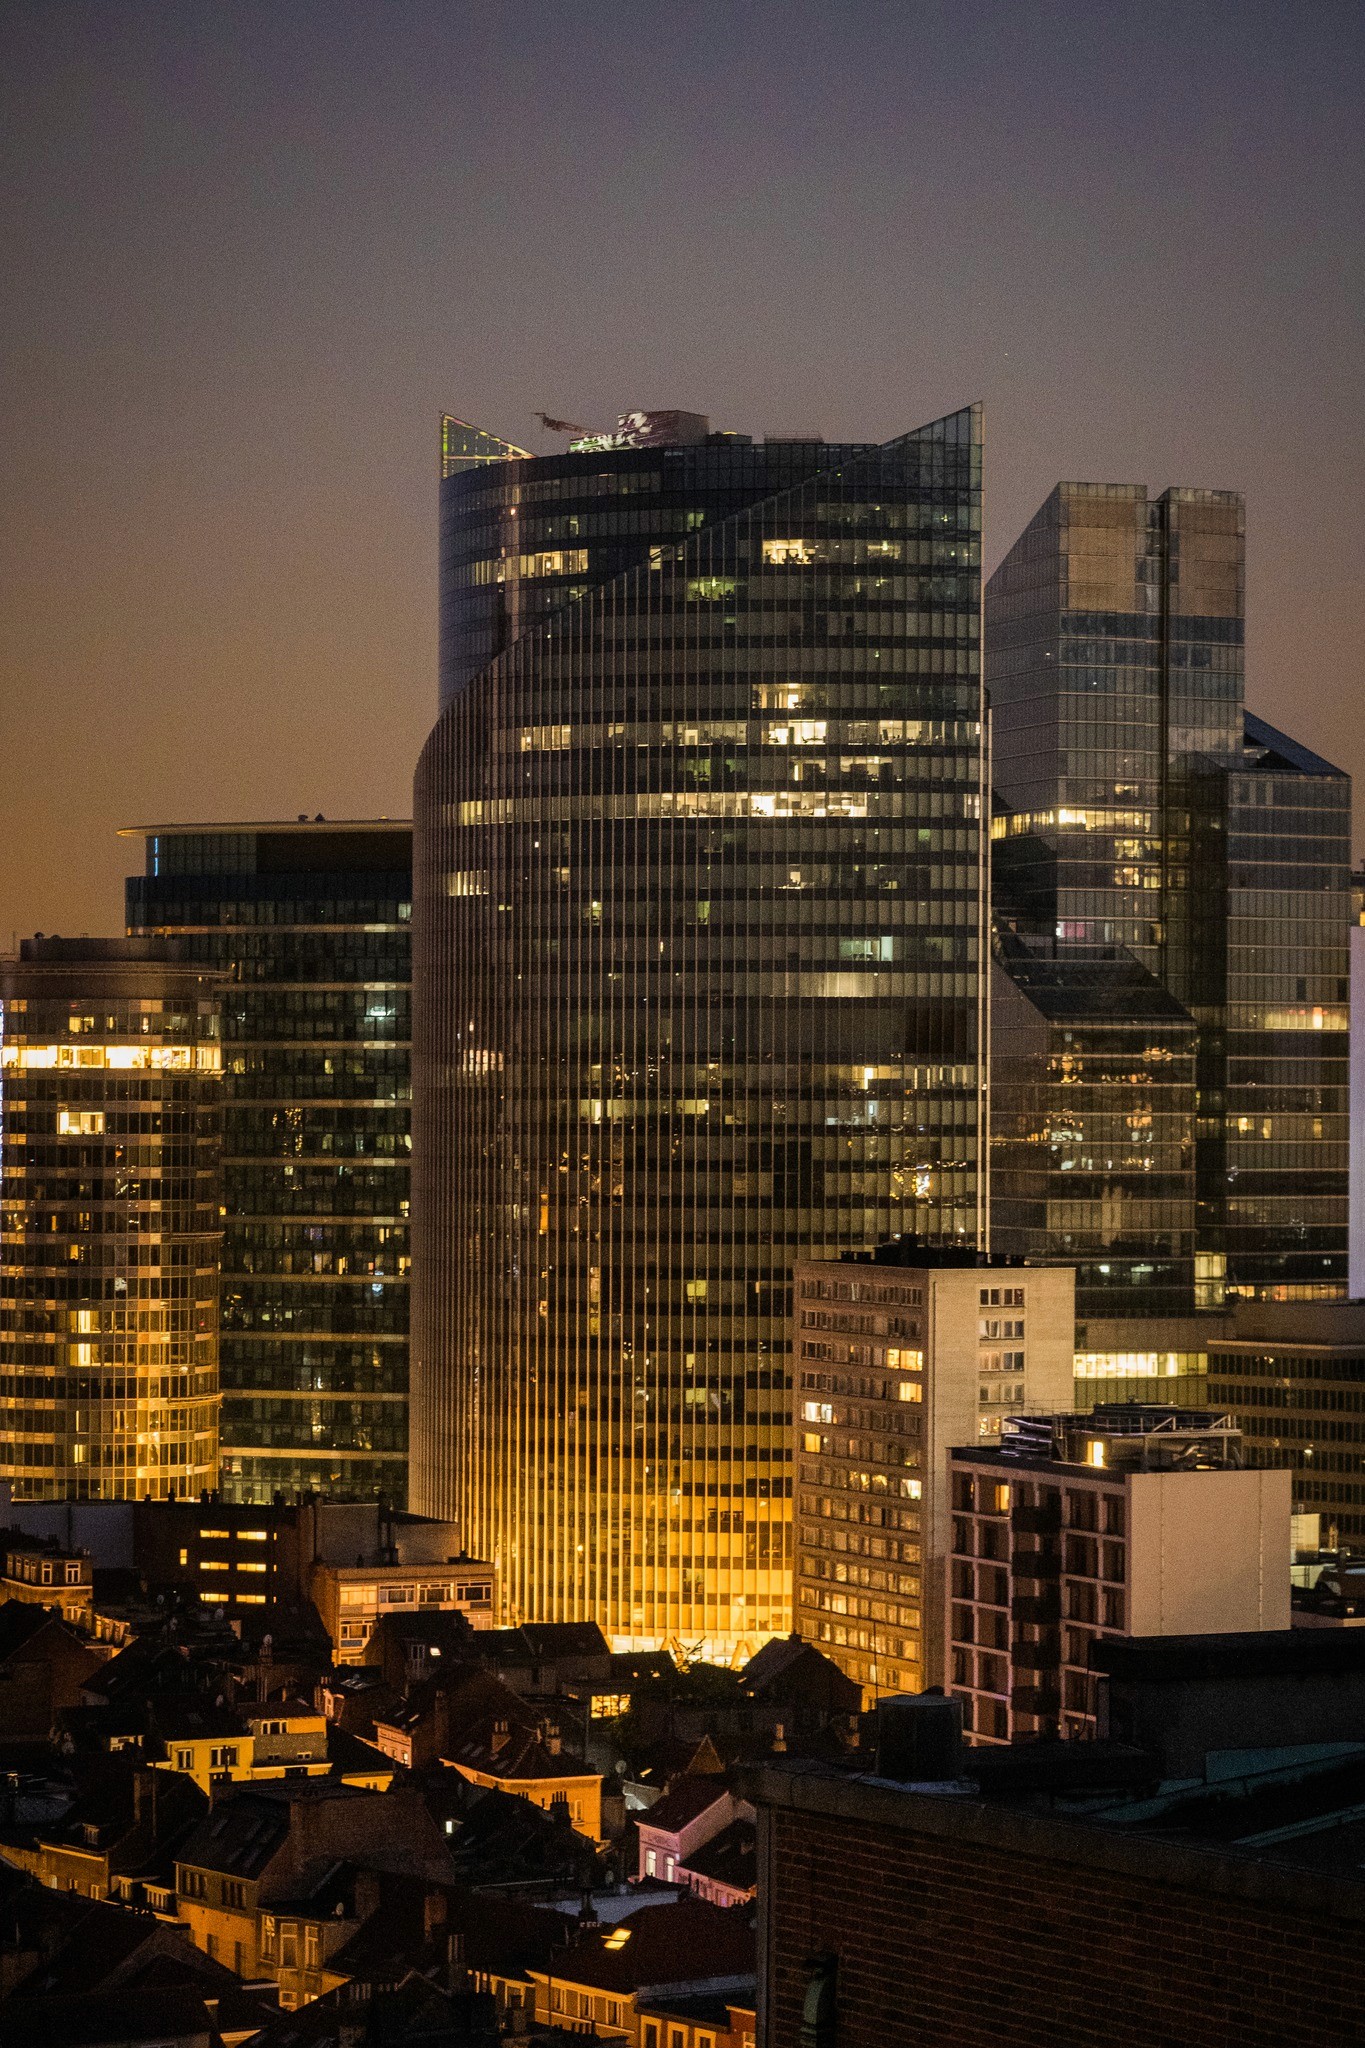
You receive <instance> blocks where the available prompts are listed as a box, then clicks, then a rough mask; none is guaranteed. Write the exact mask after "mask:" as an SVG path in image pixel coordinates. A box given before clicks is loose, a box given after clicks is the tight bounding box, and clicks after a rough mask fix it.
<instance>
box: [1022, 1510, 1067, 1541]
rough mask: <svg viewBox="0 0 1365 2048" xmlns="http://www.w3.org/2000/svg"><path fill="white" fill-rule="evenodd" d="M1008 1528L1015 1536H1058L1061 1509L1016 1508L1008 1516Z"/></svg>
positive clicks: (1060, 1527) (1060, 1526) (1060, 1525)
mask: <svg viewBox="0 0 1365 2048" xmlns="http://www.w3.org/2000/svg"><path fill="white" fill-rule="evenodd" d="M1010 1527H1011V1529H1013V1531H1014V1533H1015V1535H1016V1536H1059V1535H1060V1534H1061V1530H1062V1511H1061V1508H1060V1507H1051V1508H1016V1509H1015V1510H1014V1513H1013V1514H1012V1515H1011V1516H1010Z"/></svg>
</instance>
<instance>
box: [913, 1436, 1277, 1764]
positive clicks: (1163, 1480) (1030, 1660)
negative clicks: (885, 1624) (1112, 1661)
mask: <svg viewBox="0 0 1365 2048" xmlns="http://www.w3.org/2000/svg"><path fill="white" fill-rule="evenodd" d="M1240 1448H1241V1439H1240V1434H1239V1432H1238V1430H1237V1428H1236V1426H1235V1424H1234V1422H1233V1420H1232V1418H1231V1417H1229V1416H1226V1415H1218V1414H1216V1413H1211V1412H1208V1411H1205V1410H1201V1409H1192V1410H1183V1409H1177V1408H1155V1407H1152V1408H1147V1407H1141V1406H1137V1405H1123V1404H1119V1405H1115V1406H1112V1407H1108V1408H1098V1409H1096V1410H1094V1411H1093V1412H1092V1413H1091V1414H1089V1415H1068V1414H1061V1415H1055V1416H1047V1417H1019V1418H1016V1419H1015V1420H1014V1421H1013V1422H1012V1423H1011V1424H1010V1425H1009V1426H1008V1427H1007V1428H1006V1430H1005V1431H1004V1433H1003V1434H1002V1437H1001V1439H1000V1441H999V1442H998V1444H996V1445H994V1446H989V1447H988V1446H984V1445H980V1444H977V1445H969V1446H965V1447H963V1448H961V1449H958V1450H955V1451H954V1452H953V1455H952V1464H951V1475H952V1508H953V1512H952V1539H951V1540H952V1554H951V1564H950V1571H949V1586H948V1597H947V1613H948V1623H947V1633H948V1646H949V1657H950V1665H951V1669H950V1679H951V1686H952V1691H953V1694H954V1696H955V1697H956V1698H957V1699H959V1700H960V1701H961V1702H962V1709H963V1722H964V1726H965V1728H966V1730H967V1732H968V1734H969V1735H970V1737H971V1738H972V1740H974V1741H975V1742H978V1743H998V1742H1012V1741H1015V1740H1017V1739H1019V1738H1021V1737H1023V1738H1028V1737H1037V1736H1047V1735H1058V1734H1061V1735H1068V1736H1088V1735H1093V1733H1094V1732H1095V1713H1096V1696H1095V1687H1096V1679H1095V1669H1094V1657H1093V1651H1094V1647H1095V1645H1096V1644H1097V1643H1098V1642H1100V1641H1103V1640H1106V1639H1109V1638H1112V1637H1116V1636H1166V1635H1186V1634H1206V1633H1210V1632H1221V1631H1232V1630H1260V1629H1283V1628H1287V1627H1288V1626H1289V1610H1290V1576H1289V1574H1290V1563H1291V1551H1290V1530H1289V1474H1288V1472H1285V1471H1247V1470H1243V1469H1241V1463H1240Z"/></svg>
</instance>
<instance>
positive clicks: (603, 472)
mask: <svg viewBox="0 0 1365 2048" xmlns="http://www.w3.org/2000/svg"><path fill="white" fill-rule="evenodd" d="M688 431H689V435H690V438H689V439H687V440H686V441H685V442H684V444H683V445H664V446H659V445H648V444H644V445H638V444H637V445H629V446H622V445H619V444H616V445H613V446H611V447H608V448H604V449H598V448H597V447H594V448H593V449H592V450H591V451H584V452H583V453H580V454H574V453H570V454H569V455H568V456H563V457H553V458H537V459H520V458H518V457H517V456H516V454H515V452H513V453H510V454H508V453H506V452H504V454H502V455H499V454H498V452H497V451H498V448H499V446H500V445H501V444H496V443H492V442H489V443H488V446H487V449H483V448H482V444H480V447H478V448H475V450H474V452H473V453H472V454H471V453H469V452H468V451H465V452H463V453H462V455H461V456H460V458H459V459H458V460H456V461H449V460H448V461H447V464H446V469H447V474H446V476H445V478H444V481H443V484H442V629H443V630H442V656H443V660H442V686H443V700H444V702H445V709H444V712H443V715H442V717H441V719H440V722H439V723H438V725H437V727H436V729H435V731H434V733H433V734H432V737H431V739H430V740H429V742H428V744H427V748H426V750H425V753H424V755H423V759H422V763H421V767H420V769H419V772H418V777H417V786H416V814H415V835H416V836H415V863H414V868H415V871H414V921H415V922H414V953H415V976H414V1175H415V1187H414V1203H413V1209H414V1219H415V1231H416V1236H415V1243H414V1332H413V1503H414V1505H416V1506H417V1507H418V1508H419V1509H420V1510H421V1511H422V1512H426V1513H435V1514H442V1515H444V1514H454V1515H458V1516H459V1518H460V1520H461V1522H462V1525H463V1528H464V1530H465V1540H466V1542H467V1543H468V1545H469V1547H470V1548H471V1549H472V1550H473V1551H475V1552H476V1553H477V1554H478V1555H480V1556H483V1557H487V1558H490V1559H492V1560H493V1561H494V1562H495V1563H496V1565H497V1568H498V1572H499V1583H500V1586H501V1588H502V1598H503V1607H504V1611H505V1613H506V1614H507V1616H508V1617H509V1618H512V1619H516V1620H520V1619H534V1618H539V1617H545V1616H554V1617H555V1618H557V1619H566V1620H567V1619H578V1618H583V1619H586V1618H592V1619H595V1620H597V1621H599V1622H600V1623H601V1625H602V1626H603V1628H604V1629H605V1630H606V1631H607V1632H608V1633H609V1634H610V1635H611V1636H612V1637H613V1638H615V1639H616V1640H617V1641H619V1642H622V1643H625V1642H632V1643H660V1642H670V1643H675V1644H676V1643H680V1644H685V1645H691V1644H695V1643H703V1644H704V1645H705V1646H706V1647H707V1649H708V1650H709V1652H710V1653H711V1654H713V1655H721V1656H724V1655H728V1654H730V1653H732V1652H734V1651H736V1650H738V1649H739V1648H740V1647H742V1646H744V1645H746V1644H747V1645H750V1646H755V1647H756V1645H757V1643H758V1642H760V1641H761V1640H762V1639H763V1638H765V1637H766V1636H768V1635H770V1634H772V1633H774V1632H776V1631H783V1630H786V1629H787V1628H788V1627H789V1626H790V1619H791V1605H790V1574H791V1511H792V1497H791V1495H792V1465H791V1437H790V1425H789V1417H790V1384H791V1382H790V1363H789V1339H788V1328H787V1318H788V1314H789V1309H790V1301H791V1275H792V1268H793V1264H794V1262H795V1260H796V1259H797V1258H798V1257H801V1256H827V1257H828V1256H837V1255H838V1254H839V1253H841V1252H843V1251H845V1250H851V1249H862V1248H866V1247H869V1246H872V1245H875V1244H877V1243H879V1242H881V1241H883V1240H885V1239H886V1238H888V1237H891V1236H894V1235H897V1234H902V1233H910V1232H914V1233H917V1234H918V1235H919V1236H921V1237H922V1239H923V1240H924V1241H926V1242H933V1243H940V1244H946V1245H960V1246H962V1245H965V1246H974V1245H975V1244H976V1243H977V1242H978V1235H979V1232H980V1229H981V1224H982V1206H983V1188H982V1185H981V1181H980V1178H979V1176H978V1172H977V1155H978V1132H979V1128H980V1120H981V1119H980V1095H981V1086H982V1076H981V1066H980V1060H979V1048H980V1043H981V1038H980V1024H981V1019H980V1003H981V975H980V972H979V950H980V935H981V928H982V907H983V901H984V880H985V875H984V845H983V837H982V826H981V817H980V810H981V790H982V783H983V753H982V747H983V741H982V716H981V713H982V705H981V683H980V568H979V559H980V464H981V431H980V416H979V412H978V411H977V410H975V409H972V410H967V411H963V412H962V413H959V414H956V415H954V416H952V417H950V418H948V419H945V420H941V421H939V422H937V423H935V424H934V425H932V426H929V427H926V428H923V429H921V430H919V431H918V432H916V433H913V434H909V435H906V436H905V437H904V438H903V439H900V440H897V441H893V442H891V443H889V444H888V445H887V446H885V447H868V446H830V445H826V444H823V443H816V442H799V443H798V442H768V443H765V444H761V445H757V446H755V445H753V444H752V443H750V442H749V441H748V440H747V439H745V438H744V437H741V436H736V435H712V434H709V433H708V432H707V431H706V422H705V421H699V422H695V421H694V422H692V423H691V424H690V426H689V430H688ZM476 438H477V437H476ZM602 438H603V439H607V438H608V437H602ZM499 649H501V651H500V652H499V651H497V650H499Z"/></svg>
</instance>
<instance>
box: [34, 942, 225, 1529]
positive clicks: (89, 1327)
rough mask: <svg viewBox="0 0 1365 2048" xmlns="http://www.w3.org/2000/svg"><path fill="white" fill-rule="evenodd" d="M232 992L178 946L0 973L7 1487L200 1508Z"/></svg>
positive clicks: (209, 1449) (118, 948)
mask: <svg viewBox="0 0 1365 2048" xmlns="http://www.w3.org/2000/svg"><path fill="white" fill-rule="evenodd" d="M218 1021H219V1020H218V986H217V983H216V981H215V979H214V977H213V976H211V975H209V974H206V973H204V972H203V971H202V970H198V969H195V968H193V967H191V966H188V965H186V964H184V962H183V960H182V958H181V957H180V954H179V949H177V948H175V947H171V946H158V945H156V944H152V943H147V942H141V943H139V942H136V941H129V940H126V939H26V940H25V941H24V942H23V945H22V947H21V949H20V954H19V957H18V959H17V960H7V961H4V962H0V1409H2V1410H3V1413H4V1429H3V1431H0V1478H3V1479H4V1480H7V1481H8V1482H9V1484H10V1486H11V1487H12V1488H13V1492H14V1497H15V1499H17V1500H60V1499H70V1498H75V1499H78V1500H141V1499H145V1498H147V1497H149V1496H150V1497H152V1498H155V1499H181V1500H183V1499H186V1498H189V1497H193V1496H197V1495H198V1494H199V1493H200V1492H201V1491H202V1490H203V1489H204V1488H205V1487H211V1486H213V1485H214V1484H215V1482H216V1479H217V1472H218V1234H219V1215H218V1209H219V1184H218V1151H219V1109H218V1095H219V1081H220V1069H221V1048H220V1042H219V1036H218Z"/></svg>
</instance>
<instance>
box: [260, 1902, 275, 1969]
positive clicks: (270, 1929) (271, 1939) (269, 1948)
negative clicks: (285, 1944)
mask: <svg viewBox="0 0 1365 2048" xmlns="http://www.w3.org/2000/svg"><path fill="white" fill-rule="evenodd" d="M261 1955H262V1956H263V1957H264V1958H265V1959H266V1960H268V1961H273V1959H274V1955H275V1915H274V1914H273V1913H263V1914H262V1915H261Z"/></svg>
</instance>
